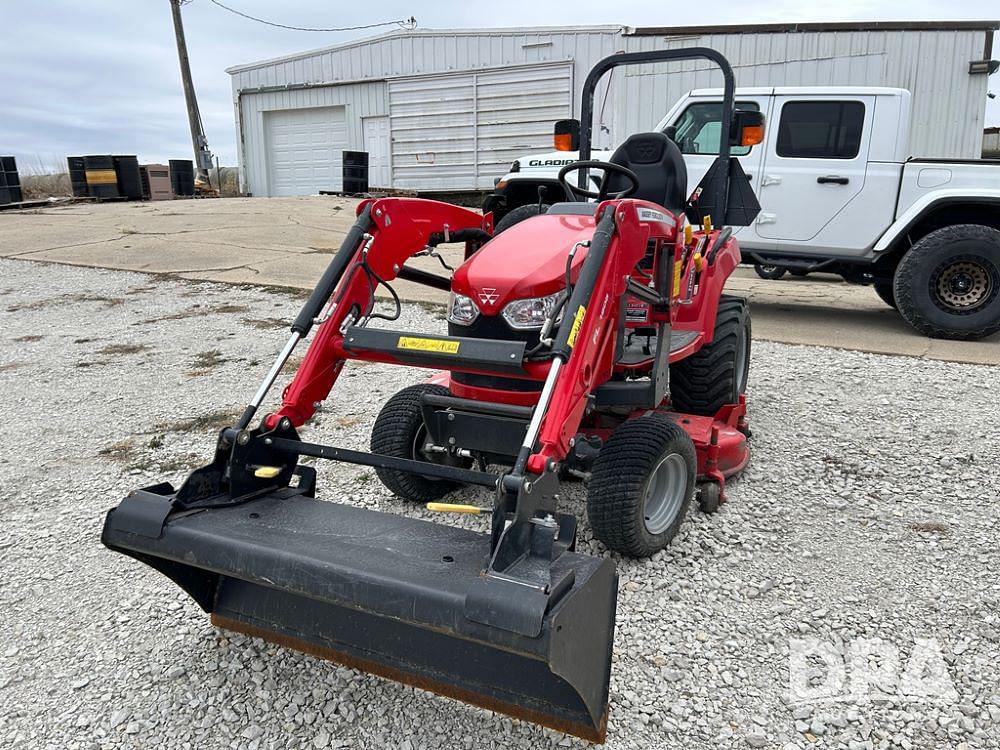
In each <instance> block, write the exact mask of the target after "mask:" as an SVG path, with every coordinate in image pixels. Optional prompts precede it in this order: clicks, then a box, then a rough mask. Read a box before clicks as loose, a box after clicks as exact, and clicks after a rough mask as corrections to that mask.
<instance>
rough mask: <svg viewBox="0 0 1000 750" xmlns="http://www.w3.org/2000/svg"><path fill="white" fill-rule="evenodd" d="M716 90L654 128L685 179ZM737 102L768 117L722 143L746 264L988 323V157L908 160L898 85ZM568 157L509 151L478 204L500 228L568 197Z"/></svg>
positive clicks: (946, 326) (993, 253)
mask: <svg viewBox="0 0 1000 750" xmlns="http://www.w3.org/2000/svg"><path fill="white" fill-rule="evenodd" d="M721 98H722V93H721V90H708V89H706V90H696V91H692V92H690V93H689V94H687V95H686V96H684V97H682V98H681V99H680V101H678V102H677V103H676V104H675V105H674V106H673V108H672V109H671V110H670V111H669V112H668V113H667V115H666V117H664V118H663V119H662V120H661V121H660V123H659V124H658V125H657V130H661V131H663V132H666V133H667V134H668V135H670V136H671V138H673V140H674V141H675V142H676V143H677V144H678V145H679V146H680V150H681V152H682V153H683V155H684V161H685V163H686V165H687V170H688V185H689V186H692V187H693V186H695V185H697V184H698V182H699V181H700V180H701V177H702V176H703V175H704V173H705V171H706V170H707V169H708V167H709V165H710V164H711V163H712V160H713V159H714V158H715V149H717V148H718V143H719V111H720V106H719V103H720V102H721ZM736 106H737V109H752V110H758V111H761V112H764V113H765V116H766V121H767V130H766V135H765V140H764V142H763V143H761V144H760V145H757V146H752V147H734V149H733V155H734V156H735V157H737V158H738V159H739V160H740V162H741V163H742V166H743V170H744V171H745V172H746V174H747V176H748V178H749V179H750V182H751V184H752V186H753V188H754V191H755V192H756V194H757V196H758V199H759V201H760V204H761V212H760V214H759V216H758V217H757V220H756V222H755V223H754V224H753V225H752V226H748V227H741V228H734V229H735V232H736V234H737V236H738V238H739V241H740V246H741V247H742V248H743V260H744V262H746V263H752V264H755V265H756V266H758V268H759V269H761V270H763V269H768V270H770V271H771V272H772V273H778V274H780V273H783V272H784V271H785V270H788V271H791V272H792V273H795V274H799V275H803V274H805V273H809V272H811V271H824V272H828V273H836V274H839V275H841V276H842V277H843V278H844V279H846V280H847V281H849V282H853V283H859V284H870V285H872V286H874V287H875V291H876V293H877V294H878V295H879V297H881V298H882V299H883V300H884V301H885V302H886V303H888V304H889V305H891V306H893V307H895V308H897V309H898V310H899V312H900V314H901V315H902V316H903V318H904V319H905V320H906V321H907V322H908V323H909V324H910V325H912V326H913V327H914V328H916V329H917V330H919V331H921V332H922V333H924V334H926V335H928V336H932V337H938V338H955V339H970V340H971V339H979V338H983V337H985V336H989V335H990V334H993V333H995V332H997V331H1000V161H988V160H950V159H921V158H914V157H913V156H912V155H911V154H910V152H909V145H908V136H909V132H910V128H911V123H910V93H909V92H908V91H905V90H903V89H892V88H864V87H850V88H846V87H808V88H792V87H781V88H743V89H737V90H736ZM941 106H946V105H945V103H944V102H942V105H941ZM914 126H917V125H916V124H914ZM611 155H612V152H611V151H608V150H605V151H594V152H593V153H592V156H591V158H592V159H600V160H607V159H609V158H611ZM576 157H577V155H576V153H575V152H567V151H553V152H551V153H546V154H538V155H528V156H525V157H523V158H521V159H518V160H517V161H515V162H514V163H513V165H512V166H511V171H510V172H509V173H508V174H506V175H504V176H503V177H502V178H500V179H499V180H498V181H497V185H496V191H495V192H494V193H493V194H491V195H490V196H489V197H488V198H487V200H486V203H485V204H484V209H488V210H493V211H494V215H495V220H496V221H497V223H498V226H499V227H500V228H503V226H507V225H509V224H510V223H513V222H515V221H517V220H518V219H519V218H524V217H525V216H527V215H529V214H531V213H536V212H537V211H538V207H539V206H540V205H541V206H542V207H543V209H544V206H545V205H546V204H552V203H556V202H558V201H563V200H575V198H574V197H573V196H571V195H567V194H566V191H565V189H564V188H563V187H562V186H561V185H560V183H559V182H558V180H557V177H556V176H557V174H558V172H559V170H560V168H562V167H563V166H564V165H566V164H569V163H572V162H573V161H575V160H576Z"/></svg>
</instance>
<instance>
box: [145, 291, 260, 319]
mask: <svg viewBox="0 0 1000 750" xmlns="http://www.w3.org/2000/svg"><path fill="white" fill-rule="evenodd" d="M181 296H182V297H183V296H185V295H183V294H182V295H181ZM192 296H194V295H192ZM245 312H250V308H249V307H247V306H246V305H228V304H226V305H212V306H211V307H202V306H201V305H191V307H189V308H188V309H187V310H181V311H180V312H175V313H167V314H166V315H158V316H156V317H155V318H147V319H146V320H143V321H142V322H141V323H140V324H138V325H141V324H144V323H162V322H163V321H166V320H185V319H187V318H193V317H195V316H202V315H206V314H210V313H221V314H227V313H230V314H231V313H245ZM133 325H137V324H133Z"/></svg>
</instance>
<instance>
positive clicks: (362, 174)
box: [342, 151, 368, 194]
mask: <svg viewBox="0 0 1000 750" xmlns="http://www.w3.org/2000/svg"><path fill="white" fill-rule="evenodd" d="M342 190H343V192H345V193H348V194H352V193H367V192H368V152H367V151H344V186H343V188H342Z"/></svg>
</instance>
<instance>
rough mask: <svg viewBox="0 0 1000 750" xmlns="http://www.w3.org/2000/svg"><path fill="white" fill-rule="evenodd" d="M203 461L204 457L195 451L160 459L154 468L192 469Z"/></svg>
mask: <svg viewBox="0 0 1000 750" xmlns="http://www.w3.org/2000/svg"><path fill="white" fill-rule="evenodd" d="M204 463H206V462H205V459H204V457H202V456H199V455H198V454H197V453H185V454H183V455H180V456H173V457H171V458H167V459H164V460H163V461H160V462H159V463H158V464H157V465H156V468H157V469H158V470H159V471H192V470H193V469H197V468H198V467H199V466H201V465H202V464H204Z"/></svg>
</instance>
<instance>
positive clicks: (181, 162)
mask: <svg viewBox="0 0 1000 750" xmlns="http://www.w3.org/2000/svg"><path fill="white" fill-rule="evenodd" d="M169 164H170V186H171V187H172V188H173V189H174V195H176V196H177V197H178V198H193V197H194V162H193V161H191V160H190V159H171V160H170V162H169Z"/></svg>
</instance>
